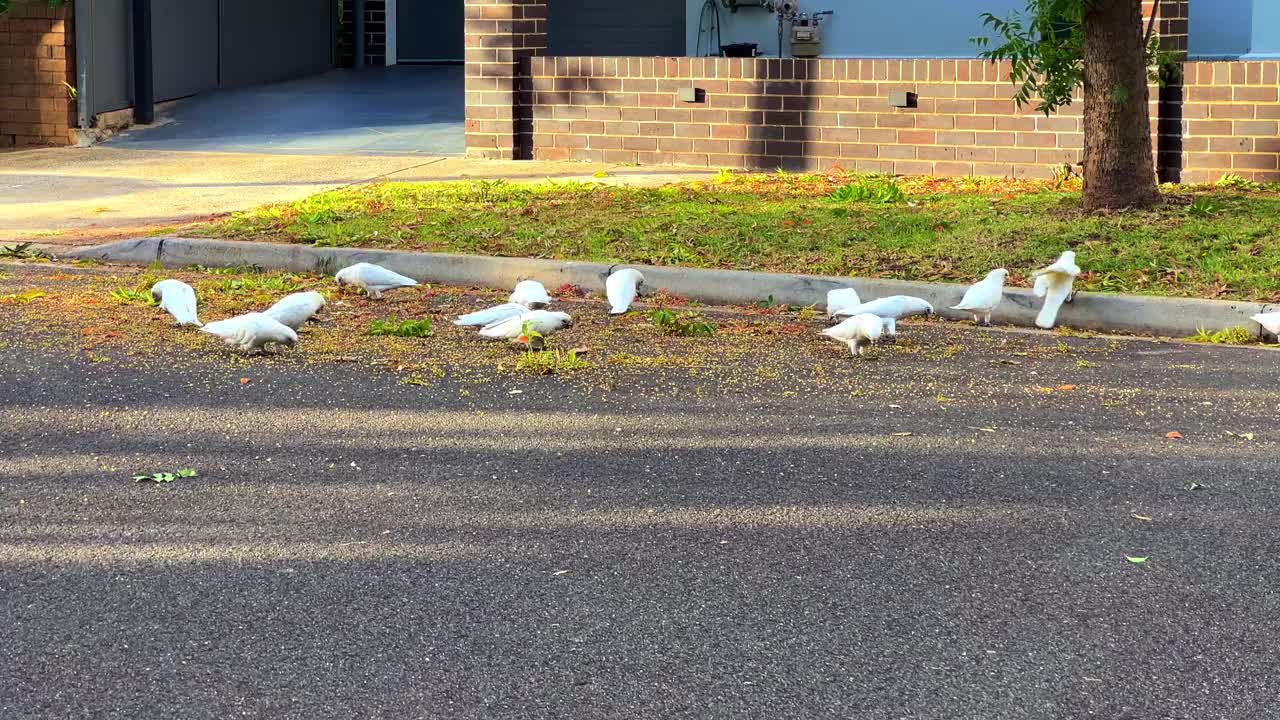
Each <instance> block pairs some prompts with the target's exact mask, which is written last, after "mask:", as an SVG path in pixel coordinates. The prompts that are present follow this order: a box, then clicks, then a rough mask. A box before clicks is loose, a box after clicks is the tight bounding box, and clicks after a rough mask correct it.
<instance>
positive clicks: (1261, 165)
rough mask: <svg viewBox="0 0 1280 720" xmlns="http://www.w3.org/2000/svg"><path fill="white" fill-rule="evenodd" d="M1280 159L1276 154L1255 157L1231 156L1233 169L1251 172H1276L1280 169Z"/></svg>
mask: <svg viewBox="0 0 1280 720" xmlns="http://www.w3.org/2000/svg"><path fill="white" fill-rule="evenodd" d="M1278 159H1280V158H1278V157H1277V156H1276V155H1274V154H1265V155H1261V154H1259V155H1254V154H1240V155H1232V156H1231V167H1233V168H1248V169H1251V170H1276V169H1277V168H1280V165H1277V164H1276V163H1277V160H1278Z"/></svg>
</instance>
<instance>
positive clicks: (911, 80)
mask: <svg viewBox="0 0 1280 720" xmlns="http://www.w3.org/2000/svg"><path fill="white" fill-rule="evenodd" d="M1008 71H1009V69H1008V67H1006V66H1003V65H992V64H989V63H985V62H981V61H978V60H852V59H823V60H791V59H781V60H780V59H766V58H756V59H732V58H564V57H556V58H543V57H535V58H531V60H530V72H531V78H532V80H531V87H532V91H533V106H532V114H533V137H532V142H533V156H534V157H535V158H538V159H547V160H590V161H605V162H635V163H643V164H670V163H675V164H686V165H702V166H712V167H732V168H754V169H774V168H777V167H785V168H793V169H824V168H829V167H832V166H835V165H839V166H842V167H844V168H846V169H848V170H857V171H864V172H885V173H898V174H937V175H1001V176H1003V175H1009V176H1014V177H1051V176H1052V174H1053V166H1055V165H1061V164H1063V163H1075V162H1078V161H1079V159H1080V153H1081V148H1082V147H1083V143H1084V136H1083V134H1082V132H1081V119H1080V116H1079V107H1078V106H1076V107H1072V108H1068V109H1067V110H1066V111H1065V112H1063V113H1061V114H1059V115H1056V116H1054V117H1045V116H1043V115H1042V114H1037V113H1035V112H1034V111H1033V110H1032V109H1031V108H1026V109H1022V110H1019V109H1018V108H1017V106H1016V105H1015V104H1014V102H1013V100H1012V99H1010V98H1011V95H1012V89H1011V87H1010V85H1009V83H1008V81H1007V80H1005V78H1007V76H1008ZM690 86H693V87H697V88H700V89H701V90H702V91H703V92H704V97H703V101H702V102H699V103H684V102H681V101H679V100H678V99H677V94H676V93H677V90H678V89H679V88H684V87H690ZM904 91H910V92H915V93H917V94H918V100H917V104H918V107H915V108H907V109H898V108H894V107H891V106H890V105H889V103H888V100H887V97H888V95H889V94H890V93H892V92H904Z"/></svg>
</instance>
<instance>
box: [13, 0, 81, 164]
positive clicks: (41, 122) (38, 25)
mask: <svg viewBox="0 0 1280 720" xmlns="http://www.w3.org/2000/svg"><path fill="white" fill-rule="evenodd" d="M64 83H66V84H69V85H71V86H72V87H75V83H76V60H75V31H74V29H73V28H72V26H71V4H70V3H67V4H66V5H63V6H62V7H58V8H51V7H49V3H48V2H47V0H16V2H14V3H13V5H12V7H10V8H9V12H7V13H5V14H3V15H0V147H8V146H12V145H67V144H69V143H70V142H71V134H72V133H71V128H73V127H75V125H76V102H75V100H74V99H72V97H71V95H72V93H71V91H70V90H68V89H67V85H65V84H64Z"/></svg>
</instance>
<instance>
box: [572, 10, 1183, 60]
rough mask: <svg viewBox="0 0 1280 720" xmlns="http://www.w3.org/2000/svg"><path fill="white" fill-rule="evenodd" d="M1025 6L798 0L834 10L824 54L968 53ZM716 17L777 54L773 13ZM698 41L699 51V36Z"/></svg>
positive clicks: (730, 34)
mask: <svg viewBox="0 0 1280 720" xmlns="http://www.w3.org/2000/svg"><path fill="white" fill-rule="evenodd" d="M686 3H687V4H686V8H685V9H686V13H687V18H688V21H687V28H688V29H687V34H686V38H687V40H686V48H687V52H688V53H689V54H690V55H692V54H694V53H695V52H697V43H698V18H699V15H700V13H701V10H702V4H703V0H686ZM1194 4H1195V3H1192V5H1194ZM553 5H554V1H553ZM1026 6H1027V3H1026V0H898V1H897V2H887V1H886V0H801V2H800V9H801V10H802V11H804V12H810V13H811V12H815V11H818V10H833V11H835V14H834V15H832V16H831V17H830V18H828V19H827V20H826V21H825V22H824V23H823V24H822V32H823V37H822V40H823V43H822V48H823V49H822V54H823V55H824V56H827V57H904V58H912V57H914V58H964V57H974V56H975V55H976V54H977V50H976V48H975V47H974V46H973V44H972V43H970V42H969V38H971V37H973V36H974V35H982V34H985V32H984V28H983V27H982V21H981V20H980V19H979V15H981V14H982V13H984V12H990V13H994V14H996V15H998V16H1001V17H1004V16H1005V15H1006V14H1007V13H1008V12H1009V11H1010V10H1023V9H1025V8H1026ZM720 20H721V27H720V38H721V41H722V42H723V43H725V44H728V43H735V42H753V43H757V44H758V45H759V46H760V51H761V52H762V53H765V54H767V55H776V54H777V52H778V21H777V16H776V15H774V14H772V13H769V12H765V11H764V10H760V9H757V8H742V9H740V10H738V12H736V13H733V12H729V11H728V10H725V9H724V7H721V8H720ZM703 44H704V52H703V54H704V55H705V54H706V52H705V45H706V42H705V40H704V43H703ZM784 50H785V46H784Z"/></svg>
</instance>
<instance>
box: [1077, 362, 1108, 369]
mask: <svg viewBox="0 0 1280 720" xmlns="http://www.w3.org/2000/svg"><path fill="white" fill-rule="evenodd" d="M1076 367H1078V368H1096V367H1102V366H1101V365H1099V364H1098V363H1096V362H1089V361H1088V360H1077V361H1076Z"/></svg>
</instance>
